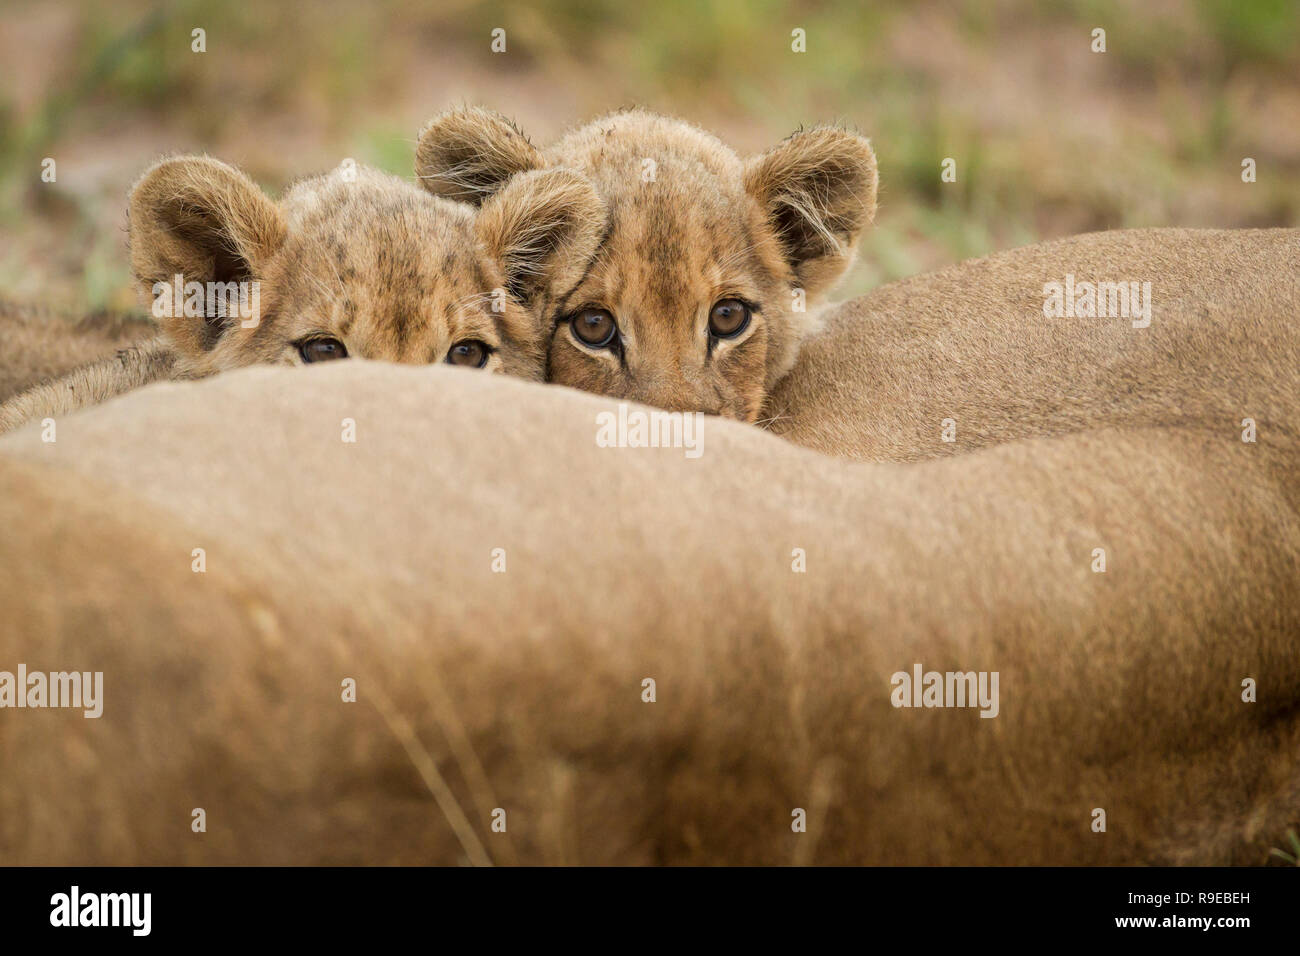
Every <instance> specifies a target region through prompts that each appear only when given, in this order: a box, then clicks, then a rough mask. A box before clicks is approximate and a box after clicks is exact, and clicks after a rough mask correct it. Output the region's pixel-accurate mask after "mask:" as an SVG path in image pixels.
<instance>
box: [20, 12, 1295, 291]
mask: <svg viewBox="0 0 1300 956" xmlns="http://www.w3.org/2000/svg"><path fill="white" fill-rule="evenodd" d="M0 20H2V26H3V29H0V61H2V62H3V63H4V65H5V67H4V71H5V82H4V85H3V88H2V89H0V156H2V157H3V163H2V164H0V169H2V171H3V172H2V176H3V178H2V179H0V222H2V223H3V231H2V232H0V296H3V297H4V298H7V299H10V300H15V301H27V302H37V301H39V302H44V303H49V304H52V305H54V306H56V307H58V308H68V309H73V310H83V309H89V308H97V307H109V308H137V307H138V306H137V302H136V298H135V294H134V292H133V290H132V289H131V286H130V282H129V275H128V269H127V258H126V253H125V232H124V227H125V221H126V220H125V197H126V191H127V189H128V187H129V186H130V185H131V183H132V181H133V180H134V178H135V177H136V176H137V175H138V174H139V173H140V172H141V171H142V170H143V169H144V168H145V166H146V165H148V164H149V163H150V162H151V161H152V160H153V159H154V158H155V157H157V156H158V155H159V154H161V153H164V152H176V151H203V152H207V153H210V154H212V155H214V156H217V157H218V158H221V159H224V160H226V161H228V162H231V163H235V164H237V165H240V166H242V167H243V168H244V169H245V170H246V171H248V172H249V173H250V174H251V175H252V176H253V177H254V178H255V179H256V180H258V181H259V182H260V183H261V184H262V185H263V186H264V187H265V188H267V189H268V190H269V191H271V192H273V193H275V192H278V191H279V190H281V189H282V188H283V187H284V185H285V184H286V183H288V182H290V181H291V180H293V179H295V178H297V177H300V176H303V175H307V174H310V173H315V172H320V171H323V170H326V169H330V168H333V167H335V166H337V165H338V164H339V162H340V161H341V160H342V159H343V158H345V157H352V158H354V159H356V160H358V161H360V162H367V163H371V164H374V165H377V166H380V167H382V168H384V169H387V170H389V171H391V172H395V173H398V174H400V175H403V176H406V177H411V176H412V171H411V163H412V155H413V151H414V144H415V135H416V132H417V130H418V129H419V127H420V125H421V124H422V123H423V122H424V121H425V120H426V119H427V118H428V117H429V116H430V115H432V114H433V113H435V112H437V111H438V110H440V109H443V108H444V107H446V106H448V105H451V104H456V103H474V104H481V105H484V106H489V107H492V108H495V109H497V110H500V111H502V112H505V113H507V114H508V115H510V116H512V117H514V118H515V119H516V120H517V121H518V122H519V124H520V125H521V126H522V127H523V128H524V130H525V131H526V132H528V133H529V134H530V135H531V137H532V138H533V140H534V142H538V143H540V144H545V143H547V142H549V141H550V140H551V139H552V138H554V137H555V136H556V135H557V134H558V133H560V132H561V131H562V130H563V129H565V128H566V127H568V126H571V125H574V124H579V123H582V122H584V121H586V120H588V119H590V118H592V117H594V116H596V115H597V114H599V113H601V112H603V111H607V110H610V109H615V108H618V107H621V106H630V105H643V106H647V107H649V108H652V109H656V110H660V111H663V112H668V113H673V114H677V115H680V116H682V117H684V118H687V119H689V120H691V121H693V122H695V123H698V124H699V125H702V126H704V127H706V128H707V129H710V130H712V131H713V132H715V133H717V134H718V135H720V136H721V137H722V138H723V139H724V140H726V141H727V142H729V143H730V144H731V145H732V146H734V147H735V148H736V149H738V150H739V151H741V152H742V153H749V152H756V151H761V150H763V149H764V148H766V147H767V146H768V145H770V144H772V143H774V142H775V141H777V140H778V139H780V138H782V137H784V136H785V135H787V134H788V133H789V132H791V131H792V130H794V129H796V128H797V127H799V126H800V125H801V124H805V125H806V124H811V123H817V122H826V121H834V122H841V123H846V124H849V125H851V126H854V127H856V128H858V129H859V130H861V131H862V132H864V133H866V134H867V135H868V136H870V137H871V138H872V141H873V144H874V146H875V148H876V152H877V156H878V159H879V164H880V177H881V179H880V181H881V191H880V208H879V212H878V217H877V225H876V228H875V230H874V231H873V232H872V233H871V234H870V235H869V236H868V238H867V239H866V241H865V242H864V246H863V254H862V256H861V261H860V263H859V265H858V266H857V267H856V269H855V270H854V273H853V274H852V275H851V276H850V278H849V280H848V281H847V282H846V283H845V286H844V287H842V288H841V290H840V296H841V297H843V298H848V297H850V296H852V295H855V294H858V293H860V292H863V291H865V290H867V289H869V288H871V287H872V286H874V285H877V284H879V283H881V282H884V281H888V280H891V279H895V278H899V277H902V276H906V275H910V274H912V273H915V272H920V271H925V270H928V269H933V268H936V267H940V266H943V265H947V264H949V263H951V262H954V261H957V260H960V259H963V258H966V257H969V256H977V255H983V254H985V253H987V252H991V251H995V250H998V249H1004V248H1008V247H1011V246H1016V245H1022V244H1024V243H1028V242H1033V241H1035V240H1038V239H1043V238H1051V237H1055V236H1062V235H1067V234H1070V233H1076V232H1083V231H1089V230H1097V229H1113V228H1120V227H1127V226H1171V225H1181V226H1221V227H1239V226H1274V225H1288V226H1296V225H1300V68H1298V67H1300V2H1297V0H1143V2H1140V3H1138V2H1111V0H1054V2H1053V0H1039V2H1028V0H1023V2H1011V0H944V2H938V0H936V2H925V0H919V2H899V3H870V4H867V3H834V2H811V0H804V2H798V0H717V2H705V0H656V2H648V3H635V2H628V0H556V2H551V3H536V4H529V3H526V2H508V3H480V2H469V0H445V2H435V3H428V4H415V3H404V2H392V0H367V2H361V0H349V2H320V3H312V4H301V5H288V4H285V5H280V4H276V3H273V2H261V3H247V4H225V3H216V2H211V0H180V2H175V3H167V4H160V3H157V2H154V3H150V2H132V0H113V2H106V0H104V2H101V0H84V2H80V3H58V2H47V0H43V2H33V3H25V2H14V0H5V3H4V6H3V13H0ZM496 27H502V28H504V29H505V31H506V44H507V49H506V52H505V53H501V54H497V53H493V52H492V51H491V49H490V43H491V31H492V30H493V29H494V28H496ZM1097 27H1101V28H1103V29H1104V30H1105V31H1106V52H1105V53H1093V52H1092V50H1091V47H1092V43H1093V39H1092V31H1093V29H1094V28H1097ZM195 28H202V29H203V30H204V31H205V32H206V47H207V50H206V52H205V53H195V52H192V51H191V31H192V30H194V29H195ZM795 28H800V29H802V30H804V31H805V32H806V44H807V52H805V53H794V52H792V51H791V31H792V30H794V29H795ZM46 157H50V158H53V159H54V160H55V161H56V163H57V177H58V178H57V182H55V183H42V182H41V177H40V172H41V163H42V160H43V159H44V158H46ZM945 157H952V158H953V159H955V160H956V163H957V166H956V169H957V181H956V182H955V183H943V182H941V181H940V165H941V163H942V161H943V159H944V158H945ZM1244 157H1251V158H1253V159H1254V160H1255V161H1256V163H1257V170H1258V171H1257V177H1258V181H1257V182H1255V183H1252V184H1246V183H1243V182H1242V178H1241V163H1242V159H1243V158H1244Z"/></svg>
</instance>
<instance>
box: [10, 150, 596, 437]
mask: <svg viewBox="0 0 1300 956" xmlns="http://www.w3.org/2000/svg"><path fill="white" fill-rule="evenodd" d="M603 216H604V210H603V206H602V204H601V202H600V200H599V199H598V198H597V196H596V194H595V192H594V190H593V189H592V187H591V185H590V183H588V182H587V181H586V180H585V179H584V178H583V177H581V176H579V175H578V174H576V173H573V172H570V171H567V170H561V169H556V170H547V171H545V172H539V173H537V174H535V175H531V176H526V177H520V179H519V180H518V181H516V182H515V183H512V184H511V185H510V187H509V188H508V189H503V190H502V191H501V192H500V193H499V194H498V195H497V196H496V197H494V199H493V201H492V202H490V203H485V204H484V205H483V206H482V208H480V209H479V210H477V211H475V210H471V209H470V208H468V207H467V206H465V205H463V204H460V203H454V202H449V201H447V200H442V199H438V198H436V197H433V196H430V195H429V194H428V193H427V192H424V191H422V190H420V189H417V188H416V187H415V186H413V185H411V184H410V183H407V182H404V181H403V180H401V179H398V178H397V177H394V176H390V175H387V174H385V173H381V172H379V171H377V170H373V169H368V168H366V167H358V168H357V169H356V175H355V177H348V178H344V176H343V175H342V174H341V173H338V172H336V173H331V174H326V175H322V176H316V177H312V178H310V179H306V180H303V181H301V182H299V183H298V184H296V185H295V186H293V187H292V188H291V189H289V191H288V192H287V193H286V195H285V196H284V198H283V199H281V200H280V201H279V202H278V203H277V202H275V201H273V200H271V199H270V198H268V197H267V196H266V194H265V193H263V192H262V190H261V189H260V188H258V187H257V185H255V184H254V183H253V182H252V180H250V179H249V178H248V177H247V176H245V175H244V174H243V173H241V172H239V171H238V170H236V169H234V168H233V167H230V166H227V165H226V164H225V163H221V162H218V161H217V160H215V159H211V158H209V157H206V156H187V157H180V158H175V159H167V160H164V161H162V162H160V163H158V164H157V165H155V166H153V167H152V168H151V169H150V170H148V171H147V172H146V173H145V174H144V176H143V177H141V179H140V181H139V182H138V183H137V184H136V186H135V188H134V189H133V190H132V192H131V198H130V238H129V243H130V253H131V266H132V271H133V272H134V274H135V278H136V282H137V283H138V285H139V289H140V293H141V295H142V297H143V298H144V299H145V300H146V301H150V300H152V302H153V303H154V309H153V311H154V313H155V315H157V316H158V319H159V322H160V323H161V326H162V335H161V337H160V338H158V339H156V340H155V341H153V342H151V343H148V344H145V345H142V346H138V347H136V348H132V349H126V350H123V351H121V352H119V353H118V354H117V356H116V357H114V358H109V359H106V360H104V361H102V362H99V363H97V364H94V365H89V366H86V367H84V368H82V369H79V370H77V371H74V372H72V373H70V374H69V375H67V376H65V377H64V378H62V379H59V380H57V381H55V382H52V383H48V384H45V385H39V386H36V387H35V388H32V389H29V390H28V391H26V392H23V393H20V394H18V395H16V396H14V397H13V398H11V399H10V400H9V401H7V402H6V403H5V404H4V405H2V406H0V432H4V431H7V430H9V429H11V428H14V427H17V426H18V425H20V424H22V423H23V422H26V421H29V420H32V419H36V418H42V417H45V416H50V415H57V414H61V413H64V412H68V411H72V410H75V409H77V408H81V407H83V406H85V405H89V404H94V403H96V402H99V401H103V400H105V399H107V398H110V397H112V396H114V395H118V394H121V393H122V392H125V391H129V390H130V389H132V388H136V387H139V386H141V385H146V384H148V383H150V382H153V381H159V380H164V379H184V378H198V377H202V376H205V375H210V374H212V373H214V372H219V371H222V370H225V369H230V368H235V367H238V366H242V365H251V364H255V363H267V362H269V363H278V364H305V363H311V362H319V361H325V360H330V359H340V358H346V357H348V356H359V357H364V358H371V359H383V360H386V361H390V362H405V363H433V362H444V361H445V362H448V363H450V364H453V365H462V366H469V367H473V368H486V369H489V370H492V371H501V372H507V373H510V374H514V375H520V376H524V377H527V378H534V379H540V378H541V377H542V374H543V369H544V352H543V344H542V342H541V333H540V325H539V320H538V316H540V315H542V314H545V313H546V312H547V311H548V309H549V308H550V306H551V303H552V301H553V299H554V294H555V293H554V290H555V289H556V288H568V287H569V286H571V285H572V284H573V283H574V282H576V281H577V279H578V277H580V276H581V275H582V271H583V268H584V267H585V264H586V261H587V260H588V258H590V256H591V255H592V254H593V253H594V251H595V249H596V245H597V243H598V241H599V237H600V229H601V223H602V221H603ZM214 288H216V289H218V290H220V292H221V296H220V297H218V298H216V299H214V298H213V297H212V296H210V295H207V296H205V295H204V294H202V290H204V289H207V290H212V289H214ZM250 288H252V289H253V290H254V291H255V293H256V294H254V295H251V296H249V295H243V293H244V292H247V291H248V289H250ZM190 289H194V290H197V291H196V292H195V293H194V294H193V296H192V297H191V293H190V292H189V291H188V290H190ZM237 289H238V290H241V293H240V295H241V296H242V297H241V298H239V300H238V301H239V304H238V305H237V306H236V307H235V309H236V311H234V312H232V308H231V306H232V304H233V302H234V300H233V299H230V298H228V297H227V296H226V293H227V292H229V291H233V290H237ZM173 290H176V291H173ZM164 299H165V301H161V302H160V300H164ZM159 305H162V306H163V307H162V308H159V307H158V306H159ZM245 306H248V307H249V308H248V310H247V311H245V308H244V307H245Z"/></svg>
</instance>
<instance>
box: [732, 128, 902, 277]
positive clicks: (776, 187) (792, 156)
mask: <svg viewBox="0 0 1300 956" xmlns="http://www.w3.org/2000/svg"><path fill="white" fill-rule="evenodd" d="M745 189H746V190H747V191H748V192H749V194H750V195H751V196H753V197H754V198H755V199H756V200H758V203H759V206H760V207H761V208H762V209H763V211H764V214H765V215H766V216H767V219H768V222H769V223H770V224H771V226H772V228H773V229H774V230H775V231H776V235H777V239H778V241H779V242H780V243H781V248H782V250H783V251H784V253H785V257H786V261H787V262H789V263H790V266H791V268H793V269H794V272H795V275H796V276H797V278H798V280H799V282H800V283H801V284H802V286H803V288H805V289H806V290H807V291H808V293H809V294H810V295H816V294H820V293H823V292H826V291H828V290H829V289H830V287H831V286H833V285H834V284H835V282H836V281H837V280H838V279H839V278H840V277H841V276H842V275H843V274H844V272H845V271H846V270H847V269H848V267H849V266H850V265H852V263H853V256H854V255H855V253H856V252H857V243H858V238H859V236H861V234H862V230H863V229H865V228H866V227H867V226H868V225H870V224H871V220H872V218H873V217H874V216H875V213H876V156H875V153H873V152H872V151H871V144H870V143H869V142H868V141H867V140H866V139H865V138H863V137H861V136H857V135H855V134H853V133H849V132H846V131H844V130H840V129H831V128H827V127H819V128H815V129H810V130H805V131H801V132H798V133H795V134H794V135H793V136H791V137H790V138H789V139H787V140H785V141H784V142H782V143H780V144H778V145H777V146H774V147H773V148H772V149H770V150H768V151H767V152H766V153H764V154H763V155H761V156H757V157H755V158H754V159H752V160H750V161H749V163H748V164H747V165H746V168H745Z"/></svg>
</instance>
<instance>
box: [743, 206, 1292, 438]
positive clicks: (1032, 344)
mask: <svg viewBox="0 0 1300 956" xmlns="http://www.w3.org/2000/svg"><path fill="white" fill-rule="evenodd" d="M1067 273H1070V274H1073V275H1074V276H1075V279H1076V281H1078V282H1082V281H1085V280H1086V281H1094V282H1101V281H1120V280H1134V281H1149V282H1151V284H1152V289H1151V294H1152V300H1153V306H1152V315H1151V324H1150V326H1149V327H1147V328H1134V327H1133V324H1132V322H1131V321H1130V320H1129V319H1124V318H1083V317H1080V318H1048V317H1045V316H1044V315H1043V302H1044V294H1043V286H1044V284H1045V283H1049V282H1054V281H1057V282H1059V281H1063V280H1064V278H1065V276H1066V274H1067ZM1297 315H1300V231H1298V230H1294V229H1270V230H1209V229H1139V230H1128V231H1121V232H1106V233H1093V234H1090V235H1084V236H1074V237H1071V238H1068V239H1060V240H1056V241H1053V242H1045V243H1040V244H1038V245H1033V246H1028V247H1026V248H1023V249H1014V250H1012V251H1010V252H1003V253H999V254H997V255H994V256H989V257H987V258H984V259H974V260H971V261H969V262H964V263H962V264H960V265H957V266H953V267H951V268H948V269H944V270H943V271H941V272H937V273H933V274H929V275H924V276H917V277H915V278H912V279H905V280H903V281H901V282H895V283H891V284H890V285H887V286H884V287H883V288H881V289H878V290H876V291H875V292H872V293H870V294H869V295H866V296H863V297H861V298H859V299H857V300H856V301H854V302H850V303H846V304H844V305H842V306H839V307H837V308H836V309H835V310H833V311H832V312H831V313H830V314H829V315H828V317H827V322H826V329H825V331H824V332H823V333H822V334H820V335H818V336H817V337H815V338H813V339H811V340H810V341H809V342H808V343H807V344H806V345H805V348H804V350H803V352H801V354H800V356H799V359H798V361H797V362H796V364H795V368H794V370H793V371H792V372H791V374H790V375H789V376H788V377H787V378H786V379H784V380H783V381H782V382H781V383H780V384H779V385H778V386H777V388H776V389H775V391H774V393H773V395H772V397H771V399H770V401H769V403H768V408H767V409H766V411H765V412H764V418H765V419H766V420H767V421H766V422H765V424H767V426H768V427H770V428H771V430H772V431H774V432H776V433H777V434H779V435H782V436H783V437H785V438H787V439H789V440H791V441H795V442H797V443H799V444H801V445H806V446H809V447H811V448H816V449H818V450H820V451H824V452H827V453H829V454H833V455H839V456H843V457H848V458H855V459H859V460H863V461H914V460H918V459H925V458H934V457H939V456H944V455H960V454H964V453H966V452H969V451H971V450H973V449H977V448H983V447H986V446H989V445H996V444H1001V443H1003V442H1008V441H1014V440H1017V439H1022V438H1033V437H1037V436H1043V435H1062V434H1068V433H1071V432H1077V431H1082V430H1086V429H1095V428H1098V427H1104V426H1114V427H1156V428H1171V427H1176V426H1181V427H1190V428H1197V429H1202V430H1205V431H1207V432H1209V433H1210V434H1213V435H1215V436H1227V437H1229V438H1231V437H1233V436H1237V437H1238V438H1239V436H1240V433H1241V431H1242V420H1243V419H1245V418H1252V419H1254V421H1255V422H1256V426H1257V429H1258V432H1259V443H1260V446H1269V447H1276V446H1278V445H1283V446H1292V447H1294V446H1295V445H1296V444H1297V443H1298V442H1300V429H1298V428H1297V424H1296V421H1297V419H1296V418H1295V417H1294V415H1293V410H1294V409H1295V407H1296V401H1297V399H1298V398H1300V323H1297V321H1296V318H1295V317H1296V316H1297ZM944 419H952V420H953V421H954V422H955V423H956V429H957V430H956V441H955V442H951V443H949V442H944V441H942V440H941V431H942V425H941V423H942V421H943V420H944ZM1238 443H1239V444H1240V442H1238ZM1243 448H1245V449H1248V450H1253V448H1252V446H1250V445H1245V446H1243Z"/></svg>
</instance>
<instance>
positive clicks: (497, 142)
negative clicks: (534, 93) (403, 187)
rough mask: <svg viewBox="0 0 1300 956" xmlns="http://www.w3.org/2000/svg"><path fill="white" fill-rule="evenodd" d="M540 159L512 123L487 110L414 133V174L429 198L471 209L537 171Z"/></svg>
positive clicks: (457, 113)
mask: <svg viewBox="0 0 1300 956" xmlns="http://www.w3.org/2000/svg"><path fill="white" fill-rule="evenodd" d="M544 165H545V163H544V161H543V159H542V155H541V153H540V152H539V151H538V150H537V148H536V147H535V146H533V144H532V143H530V142H528V137H526V136H525V135H524V134H523V133H522V132H521V131H520V129H519V127H517V126H516V125H515V124H514V123H513V122H511V121H510V120H508V119H506V117H504V116H502V115H501V114H500V113H497V112H494V111H493V110H485V109H483V108H481V107H477V106H466V107H460V108H457V109H452V110H447V111H446V112H445V113H440V114H438V115H437V116H435V117H434V118H433V119H431V120H430V121H429V122H428V124H427V125H426V126H425V127H424V129H422V130H421V131H420V140H419V144H418V145H417V146H416V148H415V174H416V176H417V177H419V180H420V183H421V185H423V186H424V188H425V189H427V190H429V192H431V193H433V194H434V195H435V196H443V197H445V198H447V199H454V200H457V201H458V202H468V203H472V204H473V205H475V206H479V205H482V204H483V201H484V200H485V199H487V198H488V197H489V196H491V195H492V194H493V193H495V192H496V191H497V190H498V189H500V188H501V187H503V186H504V185H505V184H506V182H507V181H509V179H510V177H512V176H514V175H515V174H516V173H523V172H528V171H529V170H533V169H541V168H542V167H543V166H544Z"/></svg>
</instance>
